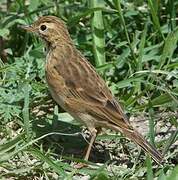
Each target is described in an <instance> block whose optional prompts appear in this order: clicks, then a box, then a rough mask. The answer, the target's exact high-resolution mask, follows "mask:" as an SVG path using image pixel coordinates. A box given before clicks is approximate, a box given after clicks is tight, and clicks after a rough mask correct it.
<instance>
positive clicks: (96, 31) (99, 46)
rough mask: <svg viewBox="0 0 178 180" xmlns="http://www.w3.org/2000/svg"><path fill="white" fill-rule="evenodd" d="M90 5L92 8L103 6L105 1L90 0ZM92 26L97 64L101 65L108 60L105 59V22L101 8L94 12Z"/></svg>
mask: <svg viewBox="0 0 178 180" xmlns="http://www.w3.org/2000/svg"><path fill="white" fill-rule="evenodd" d="M90 6H91V8H92V9H94V8H97V7H103V6H104V1H100V0H90ZM91 26H92V36H93V50H94V56H95V65H96V66H101V65H103V64H104V63H105V61H106V60H105V38H104V24H103V15H102V11H101V10H99V11H96V12H94V13H93V17H92V20H91Z"/></svg>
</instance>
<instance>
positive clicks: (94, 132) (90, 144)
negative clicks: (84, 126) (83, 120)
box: [84, 128, 97, 161]
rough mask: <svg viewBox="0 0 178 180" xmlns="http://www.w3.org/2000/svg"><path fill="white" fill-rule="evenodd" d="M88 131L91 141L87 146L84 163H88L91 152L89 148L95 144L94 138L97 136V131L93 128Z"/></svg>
mask: <svg viewBox="0 0 178 180" xmlns="http://www.w3.org/2000/svg"><path fill="white" fill-rule="evenodd" d="M89 131H90V132H91V139H90V143H89V145H88V148H87V152H86V154H85V158H84V160H85V161H88V158H89V156H90V152H91V148H92V146H93V143H94V142H95V139H96V136H97V130H96V129H95V128H92V129H89Z"/></svg>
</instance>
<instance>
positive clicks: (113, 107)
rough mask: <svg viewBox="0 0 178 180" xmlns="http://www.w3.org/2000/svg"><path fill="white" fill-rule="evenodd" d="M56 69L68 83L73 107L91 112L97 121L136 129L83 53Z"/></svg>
mask: <svg viewBox="0 0 178 180" xmlns="http://www.w3.org/2000/svg"><path fill="white" fill-rule="evenodd" d="M72 57H75V59H72ZM68 58H69V57H68ZM54 68H55V70H56V71H57V73H58V74H59V75H60V76H62V77H63V79H64V80H65V85H66V87H67V88H68V100H67V101H68V102H70V104H74V105H75V106H76V107H77V108H78V109H80V110H81V109H83V111H85V112H86V111H87V113H89V114H91V115H92V116H93V117H94V118H96V119H97V120H102V121H107V123H112V124H115V125H117V126H119V127H122V128H124V127H125V128H127V129H128V128H129V129H132V127H131V126H130V123H129V122H128V120H127V119H126V118H125V116H124V113H123V111H122V109H121V107H120V105H119V104H118V102H117V101H116V100H115V98H114V97H113V96H112V94H111V92H110V90H109V88H108V87H107V86H106V84H105V82H104V80H103V79H102V78H101V77H100V76H99V75H98V74H97V72H96V71H95V69H94V68H93V66H92V65H91V64H90V63H89V62H88V61H87V60H86V59H85V58H83V57H82V56H81V54H80V53H79V52H77V53H76V54H75V56H70V59H68V60H67V61H63V62H62V61H61V62H60V63H59V62H58V64H56V65H55V66H54ZM80 106H81V108H79V107H80Z"/></svg>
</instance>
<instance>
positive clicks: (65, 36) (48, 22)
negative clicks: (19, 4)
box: [21, 16, 70, 44]
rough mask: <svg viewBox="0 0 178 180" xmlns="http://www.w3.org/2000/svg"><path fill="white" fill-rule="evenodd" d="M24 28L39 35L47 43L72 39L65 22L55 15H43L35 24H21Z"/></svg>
mask: <svg viewBox="0 0 178 180" xmlns="http://www.w3.org/2000/svg"><path fill="white" fill-rule="evenodd" d="M21 27H22V29H24V30H26V31H28V32H33V33H35V34H37V35H39V36H40V37H41V38H42V39H44V40H45V41H46V42H47V43H50V44H53V43H56V41H62V40H64V41H67V40H70V36H69V33H68V30H67V27H66V25H65V23H64V22H63V21H62V20H61V19H59V18H57V17H55V16H42V17H40V18H39V19H38V20H37V21H35V22H34V23H33V24H31V25H28V26H21Z"/></svg>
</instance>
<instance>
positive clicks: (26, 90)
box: [22, 84, 31, 141]
mask: <svg viewBox="0 0 178 180" xmlns="http://www.w3.org/2000/svg"><path fill="white" fill-rule="evenodd" d="M24 93H25V99H24V108H23V110H22V113H23V119H24V128H25V132H26V135H27V141H29V140H30V136H31V124H30V118H29V84H25V87H24Z"/></svg>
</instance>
